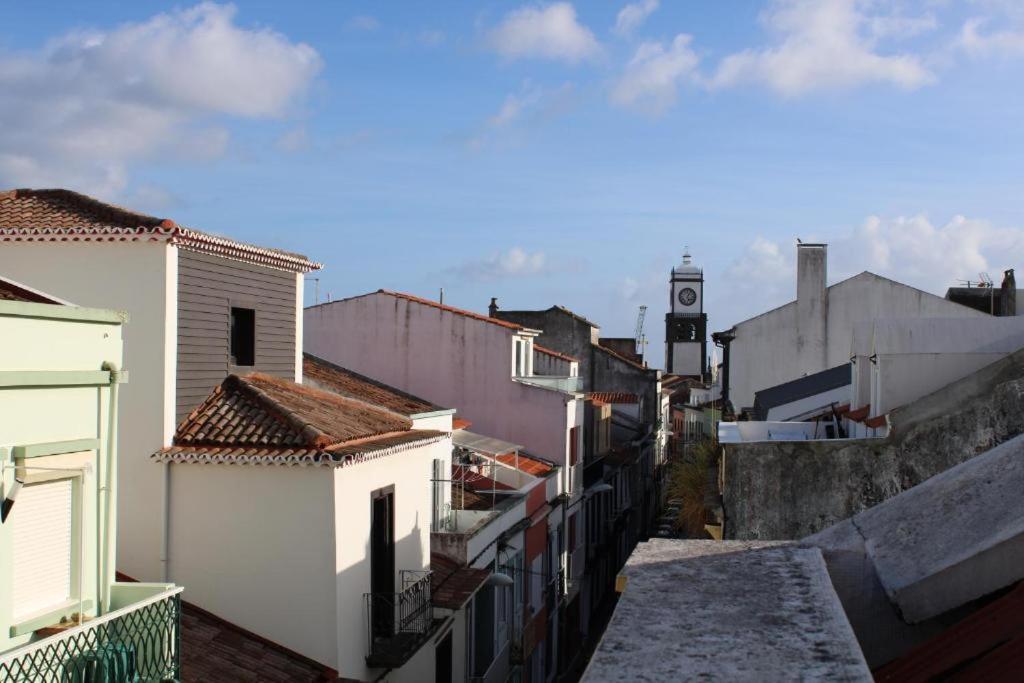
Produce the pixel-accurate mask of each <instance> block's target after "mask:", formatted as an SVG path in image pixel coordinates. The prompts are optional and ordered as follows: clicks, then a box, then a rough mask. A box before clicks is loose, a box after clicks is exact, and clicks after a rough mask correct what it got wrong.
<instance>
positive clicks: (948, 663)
mask: <svg viewBox="0 0 1024 683" xmlns="http://www.w3.org/2000/svg"><path fill="white" fill-rule="evenodd" d="M1011 672H1015V675H1014V674H1011ZM1022 674H1024V583H1018V584H1017V585H1016V587H1014V588H1013V589H1012V590H1010V591H1009V592H1008V593H1006V594H1004V595H1002V596H1001V597H999V598H997V599H995V600H994V601H992V602H990V603H988V604H987V605H985V606H984V607H982V608H980V609H978V610H977V611H976V612H974V613H972V614H971V615H970V616H968V617H966V618H964V619H963V620H961V621H959V622H957V623H956V624H954V625H953V626H951V627H949V628H947V629H946V630H945V631H943V632H942V633H940V634H939V635H937V636H935V637H934V638H932V639H931V640H928V641H926V642H924V643H922V644H921V645H919V646H917V647H916V648H914V649H913V650H911V651H910V652H908V653H907V654H905V655H903V656H902V657H899V658H898V659H896V660H894V661H892V662H889V663H888V664H886V665H884V666H882V667H881V668H879V669H876V670H875V671H874V676H875V680H876V681H921V682H922V683H924V681H935V680H976V681H995V680H1011V679H1012V680H1021V675H1022Z"/></svg>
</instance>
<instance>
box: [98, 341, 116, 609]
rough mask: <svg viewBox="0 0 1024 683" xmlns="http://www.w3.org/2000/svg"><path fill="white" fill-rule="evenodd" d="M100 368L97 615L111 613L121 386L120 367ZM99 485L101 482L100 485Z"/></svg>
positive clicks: (106, 366) (114, 557) (114, 364)
mask: <svg viewBox="0 0 1024 683" xmlns="http://www.w3.org/2000/svg"><path fill="white" fill-rule="evenodd" d="M102 367H103V369H104V370H106V371H107V372H109V373H110V385H109V387H110V389H109V391H110V396H109V399H110V407H109V408H108V410H107V452H106V456H105V460H106V462H105V463H103V462H102V460H103V459H104V458H100V459H98V460H100V462H101V467H100V471H98V472H97V473H96V485H97V487H99V493H101V494H103V542H102V547H101V546H100V540H99V535H97V538H96V545H97V553H96V581H97V584H98V588H99V591H98V593H97V595H98V597H99V606H98V607H97V613H98V614H99V615H102V614H105V613H106V612H107V611H109V610H110V581H109V575H110V574H111V569H112V567H113V566H114V563H115V562H116V561H117V560H116V556H115V554H114V553H115V552H116V546H115V545H114V538H113V534H111V533H110V529H111V517H112V516H113V512H112V510H113V507H114V505H113V500H112V498H113V494H114V486H115V484H116V482H117V478H116V477H117V395H118V390H117V385H118V384H120V383H121V368H120V367H119V366H118V365H117V363H115V362H114V361H105V362H104V363H103V366H102ZM101 482H102V483H101ZM99 505H100V501H99V496H98V495H97V499H96V506H97V515H98V514H99Z"/></svg>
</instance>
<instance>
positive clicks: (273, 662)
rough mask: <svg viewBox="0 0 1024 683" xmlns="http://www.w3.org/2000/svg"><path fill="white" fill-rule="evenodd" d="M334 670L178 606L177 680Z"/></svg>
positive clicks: (315, 676) (318, 677)
mask: <svg viewBox="0 0 1024 683" xmlns="http://www.w3.org/2000/svg"><path fill="white" fill-rule="evenodd" d="M337 675H338V674H337V672H336V671H334V670H333V669H331V668H329V667H327V666H325V665H323V664H319V663H317V662H314V661H313V660H311V659H309V658H307V657H304V656H302V655H300V654H298V653H297V652H293V651H291V650H289V649H288V648H286V647H283V646H281V645H278V644H276V643H273V642H271V641H269V640H267V639H266V638H262V637H260V636H258V635H256V634H254V633H250V632H249V631H246V630H245V629H243V628H240V627H238V626H235V625H234V624H231V623H229V622H227V621H225V620H223V619H221V618H220V617H217V616H215V615H213V614H211V613H209V612H207V611H206V610H203V609H200V608H198V607H196V606H194V605H190V604H188V603H184V602H183V603H182V605H181V680H182V681H279V682H280V683H285V682H286V681H297V682H301V681H307V682H309V683H312V682H313V681H328V680H330V681H333V680H337Z"/></svg>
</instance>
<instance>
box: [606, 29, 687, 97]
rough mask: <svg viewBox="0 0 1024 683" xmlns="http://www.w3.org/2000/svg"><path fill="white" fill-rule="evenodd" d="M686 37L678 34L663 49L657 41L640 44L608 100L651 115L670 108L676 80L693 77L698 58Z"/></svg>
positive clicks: (674, 94)
mask: <svg viewBox="0 0 1024 683" xmlns="http://www.w3.org/2000/svg"><path fill="white" fill-rule="evenodd" d="M690 40H691V36H688V35H685V34H682V33H681V34H679V35H677V36H676V37H675V40H673V41H672V43H671V45H669V47H668V48H667V49H666V48H665V47H664V46H663V45H662V44H661V43H655V42H650V43H643V44H642V45H641V46H640V47H639V48H637V51H636V54H634V55H633V59H631V60H630V62H629V64H628V65H626V70H625V72H624V73H623V74H622V76H621V77H620V78H619V80H618V81H617V82H616V83H615V85H614V86H613V87H612V90H611V93H610V97H611V100H612V102H614V103H615V104H618V105H621V106H624V107H632V108H636V109H642V110H646V111H649V112H651V113H654V114H660V113H663V112H664V111H665V110H667V109H668V108H669V107H671V106H672V105H673V104H674V103H675V101H676V97H677V91H678V89H679V85H680V83H681V82H684V81H687V80H689V81H695V80H696V79H697V64H698V62H699V61H700V58H699V57H697V54H696V53H695V52H694V51H693V50H691V49H690Z"/></svg>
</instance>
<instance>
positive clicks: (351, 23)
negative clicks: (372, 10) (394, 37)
mask: <svg viewBox="0 0 1024 683" xmlns="http://www.w3.org/2000/svg"><path fill="white" fill-rule="evenodd" d="M345 28H347V29H349V30H350V31H376V30H377V29H378V28H380V22H379V21H377V18H376V17H371V16H369V15H365V14H364V15H360V16H358V17H352V18H351V19H349V20H348V21H347V22H346V23H345Z"/></svg>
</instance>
